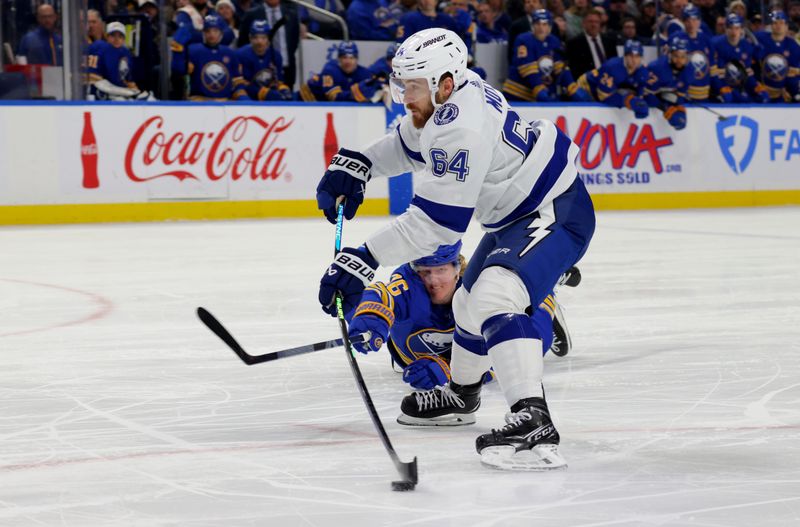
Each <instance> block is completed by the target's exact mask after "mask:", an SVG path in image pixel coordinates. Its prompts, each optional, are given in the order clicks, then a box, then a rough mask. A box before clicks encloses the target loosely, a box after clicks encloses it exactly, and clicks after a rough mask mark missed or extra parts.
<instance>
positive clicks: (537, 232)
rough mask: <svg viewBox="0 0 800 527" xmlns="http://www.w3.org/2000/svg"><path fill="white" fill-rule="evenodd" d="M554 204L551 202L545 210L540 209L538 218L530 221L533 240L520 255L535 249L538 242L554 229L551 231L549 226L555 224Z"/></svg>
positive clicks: (529, 227) (530, 236)
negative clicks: (553, 218)
mask: <svg viewBox="0 0 800 527" xmlns="http://www.w3.org/2000/svg"><path fill="white" fill-rule="evenodd" d="M552 209H553V204H552V203H551V204H550V205H548V206H547V207H545V208H544V209H543V210H541V211H539V214H537V216H536V218H535V219H534V220H533V221H532V222H530V224H529V225H528V227H527V228H528V229H533V230H532V231H531V232H530V233H529V234H528V238H531V241H530V242H529V243H528V245H527V246H526V247H525V248H524V249H522V252H520V253H519V257H520V258H522V257H523V256H525V255H526V254H527V253H528V251H530V250H531V249H533V248H534V247H535V246H536V244H537V243H539V242H540V241H542V240H544V239H545V238H546V237H547V236H548V235H549V234H550V233H551V232H552V231H549V230H548V229H547V228H548V227H550V226H551V225H552V224H553V220H552V219H551V218H552V217H553V210H552Z"/></svg>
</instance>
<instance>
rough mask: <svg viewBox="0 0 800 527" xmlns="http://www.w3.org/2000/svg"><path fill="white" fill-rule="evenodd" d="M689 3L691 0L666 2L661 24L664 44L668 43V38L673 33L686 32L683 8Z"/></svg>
mask: <svg viewBox="0 0 800 527" xmlns="http://www.w3.org/2000/svg"><path fill="white" fill-rule="evenodd" d="M688 3H689V0H670V1H665V2H664V15H663V16H662V17H661V20H660V22H659V27H660V32H659V34H660V35H661V36H662V38H663V40H662V42H666V41H667V39H668V37H669V36H670V35H672V34H673V33H676V32H678V31H683V30H684V25H683V21H682V17H683V8H684V7H686V5H687V4H688Z"/></svg>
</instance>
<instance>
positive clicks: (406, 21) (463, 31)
mask: <svg viewBox="0 0 800 527" xmlns="http://www.w3.org/2000/svg"><path fill="white" fill-rule="evenodd" d="M471 25H472V17H471V16H469V13H465V16H460V17H459V18H458V19H457V20H456V19H453V17H451V16H450V15H447V14H446V13H441V12H439V11H437V10H436V0H418V2H417V10H416V11H410V12H408V13H406V14H405V15H404V16H403V18H401V19H400V25H399V26H398V28H397V41H398V42H402V41H404V40H405V39H406V38H408V37H410V36H411V35H413V34H414V33H416V32H417V31H422V30H423V29H430V28H433V27H441V28H445V29H449V30H451V31H453V32H455V33H457V34H458V36H460V37H461V38H462V39H463V40H464V43H465V44H467V46H468V48H469V46H470V43H469V42H467V40H468V39H469V36H468V35H467V32H468V31H469V29H470V26H471ZM469 49H471V48H469Z"/></svg>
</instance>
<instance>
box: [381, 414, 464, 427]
mask: <svg viewBox="0 0 800 527" xmlns="http://www.w3.org/2000/svg"><path fill="white" fill-rule="evenodd" d="M397 422H398V423H400V424H401V425H406V426H464V425H472V424H475V414H448V415H442V416H439V417H432V418H430V419H422V418H420V417H411V416H410V415H406V414H400V415H399V416H398V417H397Z"/></svg>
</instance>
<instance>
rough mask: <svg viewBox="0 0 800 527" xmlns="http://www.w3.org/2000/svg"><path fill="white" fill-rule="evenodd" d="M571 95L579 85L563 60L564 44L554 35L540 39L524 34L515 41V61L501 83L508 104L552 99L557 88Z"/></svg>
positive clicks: (554, 97) (531, 34) (530, 34)
mask: <svg viewBox="0 0 800 527" xmlns="http://www.w3.org/2000/svg"><path fill="white" fill-rule="evenodd" d="M559 86H560V87H561V88H562V89H564V90H565V91H566V93H567V95H568V96H572V95H574V94H575V92H576V91H577V89H578V85H577V84H576V83H575V80H574V79H573V77H572V73H571V72H570V69H569V67H568V66H567V64H566V62H565V61H564V54H563V44H562V42H561V40H560V39H559V38H558V37H556V36H555V35H548V36H547V38H545V39H544V40H539V39H538V38H536V37H535V36H534V34H533V33H523V34H521V35H519V36H518V37H517V38H516V39H515V40H514V59H513V60H512V61H511V66H510V67H509V70H508V78H507V79H506V81H505V83H503V95H505V96H506V99H507V100H509V101H528V102H532V101H537V100H539V101H542V100H555V99H556V94H557V87H559Z"/></svg>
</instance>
